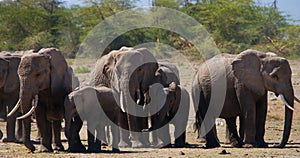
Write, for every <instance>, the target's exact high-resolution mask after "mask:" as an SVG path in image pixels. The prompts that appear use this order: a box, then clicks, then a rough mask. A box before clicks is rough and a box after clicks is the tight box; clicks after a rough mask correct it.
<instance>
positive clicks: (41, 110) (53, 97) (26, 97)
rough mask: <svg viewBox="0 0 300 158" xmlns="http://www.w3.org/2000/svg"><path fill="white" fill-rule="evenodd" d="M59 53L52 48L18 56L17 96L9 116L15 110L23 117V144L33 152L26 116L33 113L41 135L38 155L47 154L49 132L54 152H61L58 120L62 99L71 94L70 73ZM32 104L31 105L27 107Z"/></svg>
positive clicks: (60, 116)
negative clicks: (39, 153) (18, 86)
mask: <svg viewBox="0 0 300 158" xmlns="http://www.w3.org/2000/svg"><path fill="white" fill-rule="evenodd" d="M69 70H70V69H69V67H68V65H67V62H66V60H65V58H64V56H63V55H62V53H61V52H60V51H59V50H58V49H56V48H44V49H41V50H39V52H37V53H32V54H26V55H24V56H22V58H21V61H20V64H19V68H18V76H19V79H20V94H19V95H20V96H19V100H18V102H17V104H16V105H15V107H14V109H13V110H12V111H11V112H10V113H9V114H8V116H11V115H12V114H14V113H15V112H16V111H17V110H18V109H19V108H21V113H22V114H24V115H23V116H21V117H19V118H18V119H21V120H22V122H23V143H24V145H25V146H26V147H27V148H28V149H29V150H30V151H31V152H33V151H35V147H34V145H33V144H32V143H31V141H30V122H31V119H30V118H29V116H30V115H31V114H32V113H33V112H34V111H35V115H36V121H37V126H38V129H39V131H40V133H41V145H40V152H51V151H53V148H52V146H51V142H52V139H51V138H52V133H53V135H54V139H53V140H54V142H53V143H54V144H53V146H54V149H55V150H64V147H63V145H62V143H61V137H60V131H61V121H62V119H63V116H64V99H65V96H66V95H67V94H69V93H70V92H71V91H72V74H70V71H69ZM33 101H34V102H35V104H34V106H32V105H31V103H32V102H33Z"/></svg>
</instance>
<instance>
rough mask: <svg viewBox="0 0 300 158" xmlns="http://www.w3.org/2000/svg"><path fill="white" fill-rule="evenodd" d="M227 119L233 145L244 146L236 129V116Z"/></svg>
mask: <svg viewBox="0 0 300 158" xmlns="http://www.w3.org/2000/svg"><path fill="white" fill-rule="evenodd" d="M225 120H226V124H227V127H228V128H227V129H228V131H229V132H228V133H229V139H230V143H231V145H232V146H233V147H242V145H243V143H242V141H241V140H240V138H239V136H238V133H237V129H236V128H237V127H236V117H231V118H226V119H225Z"/></svg>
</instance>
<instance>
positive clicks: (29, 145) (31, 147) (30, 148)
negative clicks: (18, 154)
mask: <svg viewBox="0 0 300 158" xmlns="http://www.w3.org/2000/svg"><path fill="white" fill-rule="evenodd" d="M24 145H25V146H26V148H27V149H29V150H30V151H31V152H32V153H33V152H34V151H35V147H34V145H33V144H32V143H31V142H25V143H24Z"/></svg>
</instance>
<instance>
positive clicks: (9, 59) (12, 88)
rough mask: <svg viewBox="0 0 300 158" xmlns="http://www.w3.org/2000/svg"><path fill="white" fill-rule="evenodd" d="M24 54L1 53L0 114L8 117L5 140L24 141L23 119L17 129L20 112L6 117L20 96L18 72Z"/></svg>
mask: <svg viewBox="0 0 300 158" xmlns="http://www.w3.org/2000/svg"><path fill="white" fill-rule="evenodd" d="M24 52H32V51H24ZM21 57H22V54H21V52H18V55H16V54H15V53H9V52H6V53H3V52H1V53H0V59H1V60H0V65H1V71H0V72H1V74H0V76H1V78H0V106H1V108H0V109H1V110H0V113H1V114H0V115H1V118H3V119H4V120H5V119H7V124H6V135H7V137H6V138H4V139H3V142H20V141H22V140H21V138H22V131H21V129H22V128H21V121H18V123H17V125H18V127H17V132H16V134H15V130H16V128H15V127H16V118H17V116H20V113H19V112H16V113H15V114H14V115H12V116H11V117H8V118H6V114H7V110H8V111H10V110H12V109H13V107H14V105H15V104H16V103H17V101H18V98H19V88H20V81H19V77H18V74H17V70H18V67H19V63H20V61H21Z"/></svg>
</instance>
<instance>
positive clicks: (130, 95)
mask: <svg viewBox="0 0 300 158" xmlns="http://www.w3.org/2000/svg"><path fill="white" fill-rule="evenodd" d="M157 69H158V63H157V61H156V59H155V58H154V56H153V55H152V54H151V53H150V52H149V50H147V49H145V48H140V49H136V50H129V51H127V52H126V55H122V56H121V57H120V58H119V59H118V60H117V62H116V66H115V69H114V73H113V76H112V88H113V89H114V90H115V91H116V92H117V93H118V95H119V96H120V106H121V108H122V110H123V111H124V112H126V113H127V119H128V127H129V130H130V132H131V133H130V134H131V142H132V147H145V146H148V145H149V138H148V135H147V134H143V133H141V131H142V129H146V128H148V123H147V121H148V117H147V116H148V115H147V113H146V112H145V111H144V108H143V106H144V105H145V102H144V101H145V100H147V98H144V96H146V95H145V94H146V92H147V90H148V89H149V86H150V85H152V84H154V83H156V82H157V80H158V79H157V76H156V71H157Z"/></svg>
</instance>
